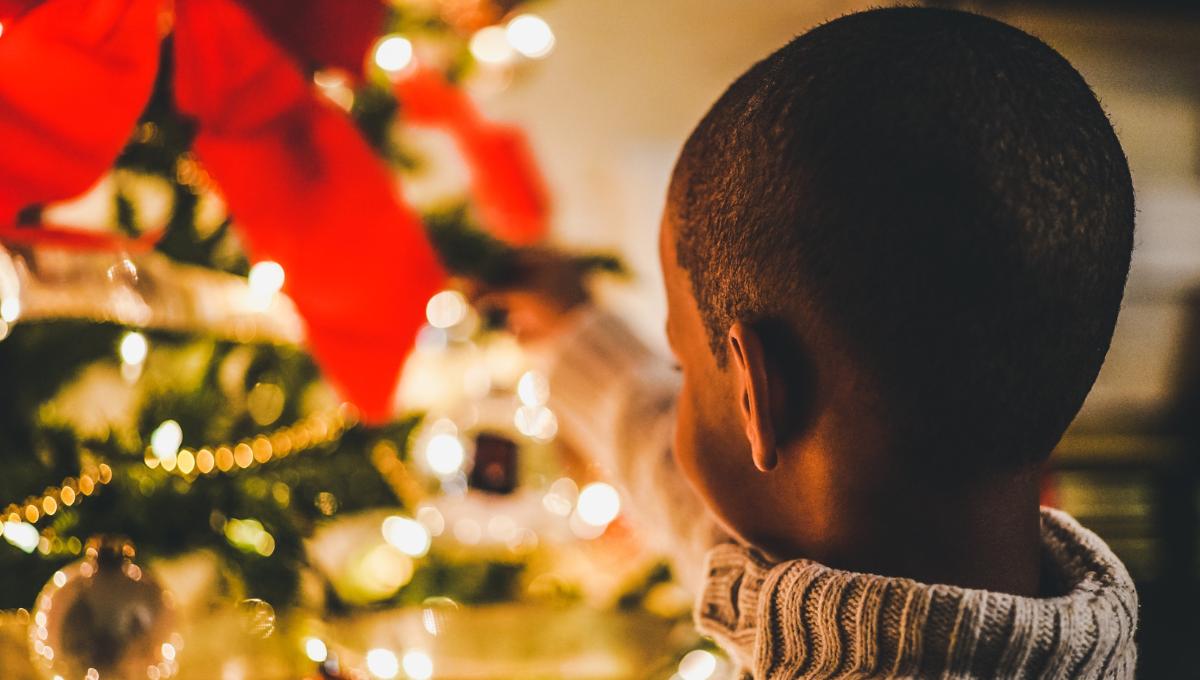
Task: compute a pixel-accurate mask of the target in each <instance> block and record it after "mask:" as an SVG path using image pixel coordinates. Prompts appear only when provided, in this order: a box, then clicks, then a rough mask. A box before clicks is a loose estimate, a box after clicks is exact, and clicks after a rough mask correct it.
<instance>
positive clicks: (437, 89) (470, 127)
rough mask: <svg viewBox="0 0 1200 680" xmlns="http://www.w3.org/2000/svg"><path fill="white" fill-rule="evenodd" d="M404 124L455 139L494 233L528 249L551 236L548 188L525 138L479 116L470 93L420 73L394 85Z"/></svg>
mask: <svg viewBox="0 0 1200 680" xmlns="http://www.w3.org/2000/svg"><path fill="white" fill-rule="evenodd" d="M395 93H396V98H397V99H398V100H399V101H400V104H401V106H402V107H403V109H402V114H403V115H404V117H405V120H406V121H407V122H409V123H411V124H413V125H425V126H430V127H437V128H440V129H443V130H445V131H447V132H449V133H450V135H451V136H452V137H453V138H454V140H455V142H456V143H457V145H458V149H459V152H460V153H461V154H462V155H463V157H464V158H465V159H466V161H467V165H468V167H469V168H470V171H471V194H472V197H473V198H474V199H475V200H474V205H475V209H476V211H477V212H478V214H479V219H480V221H482V222H483V224H484V226H486V227H487V228H488V229H489V230H490V231H491V232H493V233H494V234H496V235H497V236H499V237H500V238H503V239H506V240H508V241H510V242H513V243H518V244H528V243H532V242H534V241H537V240H539V239H541V238H542V237H543V236H545V235H546V226H547V217H548V212H549V208H548V204H549V201H548V199H547V197H546V190H545V185H544V184H543V182H542V178H541V175H540V174H539V173H538V170H537V164H536V162H535V161H534V159H533V154H532V152H531V151H530V150H529V144H528V142H527V141H526V139H525V134H524V133H523V132H522V131H521V130H520V129H518V128H516V127H515V126H511V125H503V124H498V123H493V122H490V121H487V120H485V119H484V118H483V117H482V116H480V115H479V112H478V111H477V110H476V108H475V105H474V104H473V103H472V102H471V99H470V97H468V96H467V93H465V92H463V91H462V90H460V89H458V88H456V87H454V86H453V85H451V84H450V83H448V82H446V79H445V78H443V77H442V74H441V73H438V72H436V71H432V70H429V69H421V70H418V71H416V72H415V73H413V74H412V75H410V76H408V77H406V78H402V79H400V80H399V81H397V82H396V85H395Z"/></svg>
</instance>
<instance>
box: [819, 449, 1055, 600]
mask: <svg viewBox="0 0 1200 680" xmlns="http://www.w3.org/2000/svg"><path fill="white" fill-rule="evenodd" d="M843 500H845V499H843ZM833 505H834V507H830V508H828V509H827V510H828V515H827V518H828V524H826V531H825V532H824V533H825V536H816V537H813V536H810V537H808V540H807V541H805V542H809V543H810V545H811V547H810V548H808V549H804V548H801V549H802V550H803V552H805V553H808V554H802V555H800V556H802V557H807V558H809V559H814V560H816V561H818V562H821V563H823V564H825V565H826V566H829V567H833V568H836V569H844V570H848V571H855V572H863V573H870V574H879V575H883V576H891V577H903V578H910V579H913V580H916V581H919V582H922V583H938V584H945V585H953V586H960V587H964V588H975V589H982V590H990V591H995V592H1003V593H1011V594H1014V595H1021V596H1037V595H1039V594H1040V592H1041V587H1040V580H1041V579H1040V573H1041V528H1040V527H1041V516H1040V512H1039V510H1038V484H1037V478H1036V475H1034V474H1032V473H1029V474H1023V475H1018V476H1013V477H1003V478H997V479H994V480H988V481H986V482H975V483H971V484H956V483H954V482H950V481H933V480H929V479H922V480H912V479H907V480H895V481H894V482H893V483H890V484H886V485H883V486H881V487H880V488H876V489H875V490H873V491H872V492H871V493H864V494H862V495H857V498H854V499H853V500H852V501H850V502H835V503H834V504H833Z"/></svg>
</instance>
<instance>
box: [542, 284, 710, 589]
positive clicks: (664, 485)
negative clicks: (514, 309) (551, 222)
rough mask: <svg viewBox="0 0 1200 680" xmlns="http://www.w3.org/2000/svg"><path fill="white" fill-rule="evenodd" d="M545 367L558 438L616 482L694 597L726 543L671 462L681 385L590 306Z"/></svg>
mask: <svg viewBox="0 0 1200 680" xmlns="http://www.w3.org/2000/svg"><path fill="white" fill-rule="evenodd" d="M546 358H547V359H548V361H549V377H550V406H551V408H552V409H553V410H554V412H555V413H556V414H557V416H558V419H559V431H560V433H561V436H562V437H563V438H564V439H565V440H566V442H567V443H568V444H570V445H571V446H572V447H574V448H575V449H576V450H578V451H579V452H580V453H582V454H583V455H585V456H587V457H588V458H589V459H590V460H591V461H592V462H593V463H595V464H596V465H597V466H598V467H599V468H600V469H601V471H602V472H603V473H604V474H605V475H606V476H607V477H608V478H609V479H610V480H612V481H613V482H614V484H615V485H616V486H617V488H618V489H619V490H620V491H621V493H622V496H623V498H624V501H625V503H624V506H623V509H624V511H625V513H626V514H627V516H629V517H630V518H631V519H632V520H633V522H634V524H635V525H637V527H638V528H639V530H640V533H641V534H642V536H643V537H644V538H645V539H646V540H647V543H648V544H649V545H650V546H652V547H653V548H654V549H655V550H657V551H659V552H662V553H664V554H665V555H666V556H668V557H669V558H670V559H671V562H672V566H673V567H674V570H675V573H676V576H677V577H678V578H679V580H680V581H681V582H682V583H683V584H684V585H686V586H688V587H690V588H692V589H693V590H694V589H695V587H696V586H698V584H699V582H700V576H701V569H702V566H703V559H704V554H705V552H706V551H707V550H708V548H710V547H712V545H714V544H715V543H716V542H717V541H718V540H719V539H720V537H721V534H720V532H719V530H718V529H717V528H716V524H715V522H714V520H713V519H712V517H711V515H710V514H709V513H708V510H707V509H706V508H705V507H704V505H703V503H702V501H701V500H700V499H699V497H697V496H696V494H695V493H694V492H693V491H692V489H691V488H690V487H689V486H688V483H687V480H686V479H684V477H683V475H682V473H681V471H680V470H679V469H678V467H677V466H676V463H675V459H674V457H673V456H672V454H671V446H672V442H673V439H674V426H675V400H676V397H677V395H678V393H679V375H678V374H677V373H676V372H675V371H673V370H672V369H671V366H670V364H669V363H668V362H667V361H666V360H665V359H663V358H662V357H660V356H658V355H656V354H654V353H653V352H652V351H650V349H649V348H647V347H646V346H645V344H643V343H642V341H641V340H640V339H638V338H637V337H636V336H635V335H634V334H633V333H632V332H631V331H630V330H629V328H628V327H627V326H626V325H625V324H624V323H623V322H622V321H621V320H620V319H618V318H617V317H615V316H614V315H612V314H609V313H607V312H604V311H602V310H599V309H597V308H595V307H591V306H584V307H582V308H580V309H577V310H575V311H574V312H572V319H571V321H570V323H569V324H568V327H567V328H565V329H564V330H563V332H562V333H561V334H559V335H558V336H557V337H556V338H555V341H554V347H553V349H550V350H548V356H547V357H546Z"/></svg>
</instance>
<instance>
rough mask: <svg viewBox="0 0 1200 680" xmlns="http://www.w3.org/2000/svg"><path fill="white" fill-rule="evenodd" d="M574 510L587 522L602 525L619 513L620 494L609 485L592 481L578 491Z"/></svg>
mask: <svg viewBox="0 0 1200 680" xmlns="http://www.w3.org/2000/svg"><path fill="white" fill-rule="evenodd" d="M575 512H577V513H578V514H579V519H581V520H583V521H584V522H586V523H587V524H591V525H592V526H604V525H606V524H608V523H609V522H611V521H613V520H614V519H616V518H617V515H618V514H620V512H621V496H620V495H619V494H618V493H617V490H616V489H614V488H613V487H612V486H611V485H609V484H605V483H604V482H593V483H591V484H588V485H587V486H585V487H583V491H580V492H579V505H578V506H577V507H576V508H575Z"/></svg>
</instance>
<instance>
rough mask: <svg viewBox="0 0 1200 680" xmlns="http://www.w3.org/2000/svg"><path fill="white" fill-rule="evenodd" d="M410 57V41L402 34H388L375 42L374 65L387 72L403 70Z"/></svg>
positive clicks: (410, 61)
mask: <svg viewBox="0 0 1200 680" xmlns="http://www.w3.org/2000/svg"><path fill="white" fill-rule="evenodd" d="M412 59H413V44H412V41H411V40H409V39H408V38H405V37H404V36H401V35H394V34H393V35H388V36H384V37H383V38H382V39H380V41H379V42H377V43H375V65H376V66H378V67H379V68H381V69H383V70H384V71H387V72H388V73H389V74H392V73H398V72H400V71H403V70H404V69H405V68H407V67H408V65H409V64H411V63H412Z"/></svg>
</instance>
